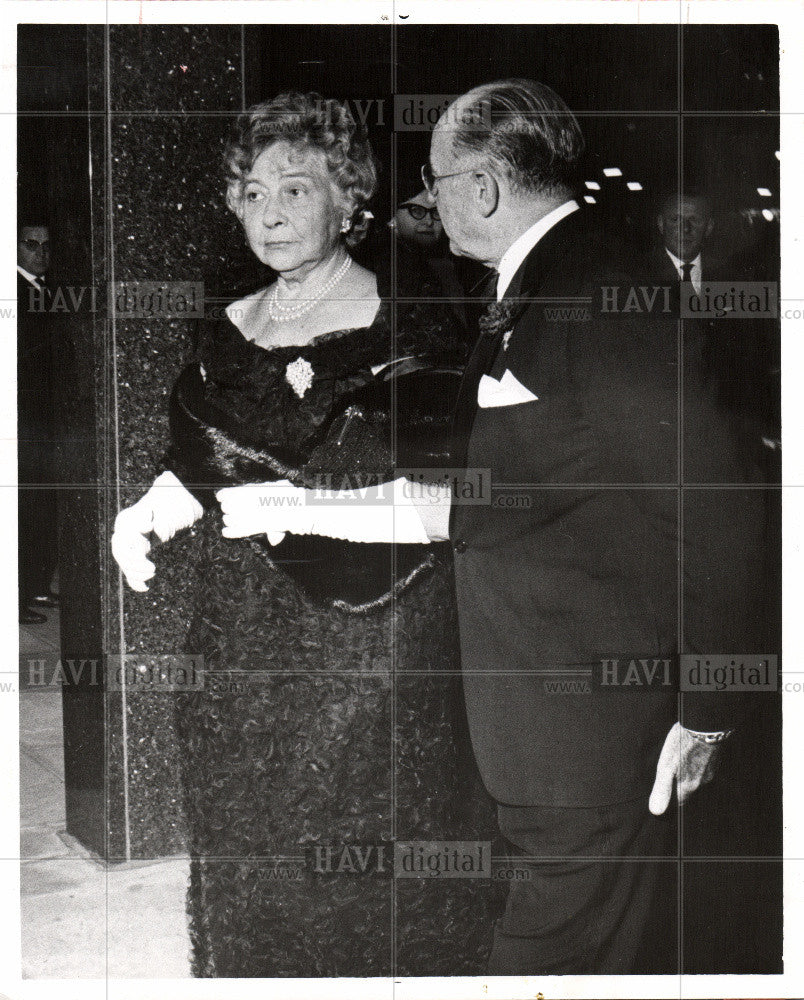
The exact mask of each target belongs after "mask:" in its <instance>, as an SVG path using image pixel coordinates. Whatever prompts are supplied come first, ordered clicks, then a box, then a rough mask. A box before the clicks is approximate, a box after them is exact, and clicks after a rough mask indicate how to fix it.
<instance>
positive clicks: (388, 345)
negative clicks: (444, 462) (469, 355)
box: [168, 305, 498, 977]
mask: <svg viewBox="0 0 804 1000" xmlns="http://www.w3.org/2000/svg"><path fill="white" fill-rule="evenodd" d="M401 311H402V310H400V312H401ZM399 319H400V322H399V323H398V324H397V329H402V328H404V329H405V334H404V337H400V336H397V335H395V334H394V332H393V331H392V328H391V325H390V323H389V309H388V307H387V306H386V305H383V306H382V307H381V309H380V312H379V313H378V316H377V318H376V319H375V321H374V322H373V324H372V325H371V326H370V327H368V328H362V329H353V330H344V331H340V332H336V333H332V334H326V335H324V336H321V337H318V338H316V339H315V340H313V341H312V342H311V343H310V344H308V345H305V346H303V347H298V346H297V347H288V348H274V349H270V350H266V349H263V348H261V347H258V346H257V345H255V344H253V343H251V342H249V341H247V340H246V339H245V338H244V337H243V336H242V334H241V333H240V331H239V330H238V329H237V328H236V327H235V326H234V325H233V324H231V323H230V322H229V321H228V320H224V321H223V322H219V323H216V324H209V325H208V326H206V327H205V328H204V329H203V330H202V333H201V336H200V338H199V348H198V353H199V358H198V360H199V361H200V363H201V369H200V371H203V373H204V375H203V385H202V387H201V389H200V392H201V394H202V395H203V405H204V407H208V409H206V410H205V412H204V418H205V420H208V421H212V423H211V424H209V425H207V426H206V428H205V430H206V433H207V437H206V440H207V442H210V441H211V442H213V446H212V447H213V451H214V450H215V448H217V447H218V443H219V441H220V439H221V435H220V434H219V432H218V428H216V427H215V422H216V421H217V423H219V424H223V425H225V432H226V433H225V439H226V441H227V442H228V443H229V445H231V448H233V449H234V451H235V452H237V453H238V454H243V453H248V454H252V453H253V452H254V451H257V452H259V453H260V454H268V455H274V456H276V455H279V456H281V457H282V460H283V461H284V462H290V463H291V464H292V463H293V461H297V462H298V461H303V460H304V458H305V457H306V456H307V455H309V453H310V452H311V450H312V449H313V448H314V447H315V442H316V441H318V442H319V443H320V441H321V437H322V433H323V429H325V428H326V426H327V424H328V422H330V421H331V420H332V418H333V416H335V415H337V414H339V413H341V412H342V411H343V407H344V405H345V401H347V400H348V399H349V398H350V394H354V392H355V390H356V389H357V390H359V389H360V387H361V386H366V385H370V384H372V383H373V382H375V381H376V380H375V378H374V375H373V374H372V368H374V369H375V371H376V368H377V367H378V366H380V365H386V364H388V362H391V361H393V360H394V359H395V358H399V357H403V356H407V355H410V354H411V353H413V354H416V353H417V352H419V351H421V350H424V351H425V352H428V351H431V349H432V347H433V345H434V344H437V343H438V342H439V337H443V331H442V330H440V329H439V328H438V323H437V322H434V323H431V324H428V323H427V322H423V321H422V315H421V311H419V312H418V313H416V314H415V315H414V314H412V313H411V314H410V315H409V316H408V320H409V321H410V322H407V323H405V322H404V317H400V318H399ZM300 358H301V359H303V360H304V361H306V362H307V363H308V364H309V365H310V367H311V369H312V381H311V382H310V384H309V386H308V387H307V388H306V390H305V391H304V392H303V393H302V394H300V393H299V392H297V391H295V390H294V389H293V388H292V386H291V385H290V383H289V381H288V378H287V368H288V365H289V364H291V363H292V362H295V361H297V360H298V359H300ZM297 367H298V366H297ZM195 377H196V388H198V385H200V383H198V381H197V380H198V376H197V375H196V376H195ZM299 388H303V387H302V386H300V387H299ZM210 414H212V416H210ZM398 416H400V419H401V420H402V422H404V414H402V415H398ZM424 423H425V424H426V423H427V420H425V421H424ZM174 430H175V428H174ZM231 448H230V453H231ZM205 462H206V464H205ZM168 464H169V465H170V467H171V468H172V469H173V470H174V471H175V472H176V473H177V475H179V477H180V478H181V479H182V480H183V481H184V482H185V483H187V484H188V485H191V486H192V488H195V487H196V486H197V485H198V484H201V485H204V484H206V485H207V486H208V487H209V486H212V485H213V481H214V475H213V472H214V469H213V468H211V466H214V464H215V462H214V461H212V462H211V463H210V462H209V461H207V460H206V459H205V460H202V461H200V465H205V468H204V469H201V470H200V469H199V455H198V449H197V448H195V447H193V446H192V445H191V444H188V442H187V441H186V440H183V439H182V435H181V433H177V434H176V435H175V436H174V441H173V444H172V446H171V449H170V452H169V462H168ZM241 471H242V470H241ZM254 476H255V477H256V478H255V479H253V480H252V481H259V477H257V474H256V473H254ZM241 478H244V479H245V478H246V475H245V474H243V476H242V477H241ZM265 478H270V477H266V476H265V475H262V479H265ZM223 481H224V482H225V481H227V480H226V478H224V479H223ZM228 481H232V480H231V479H229V480H228ZM219 482H220V480H219ZM197 494H198V495H199V497H201V498H203V499H204V501H205V503H206V504H207V507H208V509H207V511H206V514H205V516H204V519H203V521H202V522H201V527H200V531H201V534H202V552H203V554H202V557H201V560H202V561H201V565H200V566H199V567H198V569H197V595H196V611H195V614H194V617H193V620H192V624H191V627H190V630H189V634H188V636H187V641H186V645H185V648H186V651H187V652H188V653H193V654H196V655H202V656H203V658H204V666H205V687H204V690H203V691H199V692H188V693H184V694H182V695H181V696H180V697H179V698H178V700H177V712H178V717H177V727H178V731H179V736H180V740H181V743H182V751H183V752H182V760H183V762H184V769H183V790H184V799H185V809H186V817H187V824H188V829H189V839H190V851H191V857H192V862H191V883H190V888H189V894H188V911H189V917H190V926H191V938H192V944H193V972H194V974H195V975H196V976H205V977H209V976H218V977H250V976H253V977H275V976H299V977H300V976H389V975H394V974H396V975H428V974H429V975H434V974H440V975H449V974H478V973H480V972H481V971H482V970H483V968H484V965H485V959H486V956H487V951H488V946H489V944H490V937H491V927H492V920H493V912H494V910H495V908H496V905H497V903H498V900H497V895H496V893H495V891H494V888H493V883H492V882H490V881H489V880H486V881H480V880H466V879H453V880H430V881H427V880H418V879H404V880H401V879H400V880H394V879H390V878H388V877H383V876H380V875H378V874H376V873H373V872H372V871H371V870H369V872H368V873H366V874H363V875H356V874H341V875H332V876H316V875H314V874H313V873H312V871H311V865H310V852H311V851H312V850H313V849H314V848H315V847H316V846H321V845H335V846H336V847H338V848H340V845H368V844H373V845H376V844H384V843H388V842H390V841H393V840H394V839H397V840H436V839H438V840H472V839H480V840H489V839H490V838H491V836H492V830H493V822H492V809H491V804H490V800H489V799H488V798H487V796H486V794H485V792H484V790H483V789H482V786H481V785H480V783H479V779H478V778H477V776H476V773H475V770H474V763H473V759H472V756H471V750H470V749H469V746H468V739H467V737H466V732H465V721H464V718H463V703H462V697H461V690H460V686H459V676H458V670H459V660H458V646H457V639H458V636H457V621H456V612H455V607H454V600H453V584H452V576H451V573H452V568H451V561H450V553H449V548H448V546H421V547H416V548H419V549H421V550H422V552H421V553H420V555H421V557H422V558H421V559H419V558H418V557H416V558H414V557H413V556H411V554H410V553H401V548H402V547H400V549H399V550H398V551H400V553H401V555H402V556H404V557H405V558H407V559H408V561H411V559H413V561H414V562H417V564H418V565H419V566H420V572H418V573H416V574H414V576H413V582H412V583H410V584H409V585H408V586H407V587H406V588H403V589H400V588H399V587H397V589H396V591H394V590H393V582H394V581H393V579H392V577H393V574H394V572H395V567H394V565H392V564H393V560H394V556H393V552H392V549H391V547H390V546H388V547H379V548H378V547H374V546H365V545H360V544H354V543H346V542H336V543H333V542H326V541H324V542H321V543H320V545H317V544H316V543H315V541H311V540H309V539H307V540H305V542H304V543H299V542H298V540H296V541H295V542H294V540H293V539H292V537H291V536H288V539H287V542H288V545H287V547H286V543H283V544H282V545H280V546H278V547H277V548H276V549H271V548H270V547H269V546H268V545H267V544H266V542H265V540H264V537H263V536H260V537H255V538H246V539H236V540H228V539H225V538H223V537H222V536H221V515H220V510H219V507H218V506H217V504H216V503H214V502H211V497H212V491H211V490H210V489H207V490H206V491H205V490H203V489H201V490H198V491H197ZM299 544H302V547H301V548H300V547H299ZM305 546H306V547H305ZM383 553H384V554H383ZM317 560H318V562H317ZM383 560H384V561H383ZM333 563H337V566H336V570H337V571H336V572H335V575H334V577H333V576H332V571H331V567H332V564H333ZM367 564H371V565H373V567H374V569H373V572H374V573H375V574H376V573H380V574H382V573H383V572H387V574H388V585H387V586H380V587H379V591H378V593H379V592H382V595H383V596H382V599H381V600H378V601H375V602H373V603H371V602H369V606H367V607H362V610H361V609H360V607H359V606H357V605H354V604H352V605H349V604H348V602H347V603H346V604H344V603H343V602H342V603H341V605H340V606H338V605H336V604H335V602H334V600H333V598H335V597H336V596H337V593H336V591H338V587H339V586H341V587H343V586H345V587H346V593H347V596H348V589H349V579H350V569H351V568H354V569H355V570H357V569H359V568H360V567H363V568H365V565H367ZM317 567H320V572H319V571H318V569H317ZM383 567H387V568H386V569H383ZM305 573H306V574H307V577H306V583H305V576H304V574H305ZM333 581H334V582H333ZM338 581H340V582H338ZM363 582H364V583H365V581H363ZM319 584H320V586H318V585H319ZM328 588H330V589H331V591H332V592H331V593H329V592H328ZM341 596H343V593H341Z"/></svg>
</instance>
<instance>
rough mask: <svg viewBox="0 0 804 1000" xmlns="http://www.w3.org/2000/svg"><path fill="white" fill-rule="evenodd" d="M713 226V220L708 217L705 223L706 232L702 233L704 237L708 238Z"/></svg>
mask: <svg viewBox="0 0 804 1000" xmlns="http://www.w3.org/2000/svg"><path fill="white" fill-rule="evenodd" d="M714 228H715V220H714V219H710V220H709V221H708V222H707V224H706V233H705V234H704V239H705V240H706V239H709V237H710V236H711V235H712V230H713V229H714Z"/></svg>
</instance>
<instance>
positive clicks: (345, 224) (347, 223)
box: [341, 219, 352, 233]
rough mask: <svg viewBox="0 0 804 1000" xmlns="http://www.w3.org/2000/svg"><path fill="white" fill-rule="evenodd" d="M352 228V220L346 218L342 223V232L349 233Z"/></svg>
mask: <svg viewBox="0 0 804 1000" xmlns="http://www.w3.org/2000/svg"><path fill="white" fill-rule="evenodd" d="M351 228H352V223H351V220H349V219H344V220H343V222H342V223H341V232H342V233H348V232H349V230H350V229H351Z"/></svg>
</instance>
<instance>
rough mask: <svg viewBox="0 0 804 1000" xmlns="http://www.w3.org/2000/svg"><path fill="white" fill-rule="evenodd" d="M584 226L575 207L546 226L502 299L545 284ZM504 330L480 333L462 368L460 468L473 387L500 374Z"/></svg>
mask: <svg viewBox="0 0 804 1000" xmlns="http://www.w3.org/2000/svg"><path fill="white" fill-rule="evenodd" d="M584 226H585V212H584V211H583V209H577V210H576V211H574V212H573V213H572V214H571V215H568V216H566V217H565V218H563V219H561V220H560V221H559V222H557V223H556V224H555V225H554V226H553V227H552V228H551V229H549V230H548V231H547V232H546V233H545V234H544V236H543V237H542V238H541V239H540V240H539V242H538V243H537V244H536V246H535V247H534V248H533V249H532V250H531V252H530V253H529V254H528V256H527V257H526V258H525V260H524V261H523V262H522V264H521V265H520V267H519V269H518V270H517V271H516V273H515V274H514V276H513V278H512V279H511V282H510V284H509V285H508V288H507V289H506V290H505V295H504V296H503V299H505V300H510V299H516V298H519V297H525V298H531V297H535V296H537V295H539V294H540V292H541V289H542V288H543V287H545V286H548V287H549V278H550V274H551V273H553V271H554V270H555V269H556V268H559V267H560V266H561V258H562V256H563V253H562V247H563V246H564V245H565V244H566V242H567V240H568V239H570V240H571V239H572V237H573V236H574V234H575V233H576V231H579V230H581V229H583V227H584ZM514 325H515V324H514ZM506 332H507V331H506V330H501V331H500V332H499V333H498V334H497V335H496V336H488V335H483V334H481V335H480V337H479V338H478V340H477V343H476V344H475V349H474V351H473V353H472V356H471V358H470V359H469V363H468V364H467V366H466V369H465V371H464V376H463V381H462V383H461V388H460V392H459V393H458V402H457V404H456V407H455V418H454V420H453V425H452V430H453V452H452V456H453V457H452V461H453V464H454V465H455V466H457V467H460V468H464V467H465V465H466V454H467V450H468V444H469V436H470V435H471V433H472V424H473V423H474V419H475V414H476V413H477V388H478V384H479V383H480V379H481V378H482V376H483V375H488V374H494V373H497V370H498V369H500V370H499V373H498V374H499V375H501V374H502V373H503V372H504V370H505V352H504V351H502V350H501V347H502V342H503V335H504V333H506Z"/></svg>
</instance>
